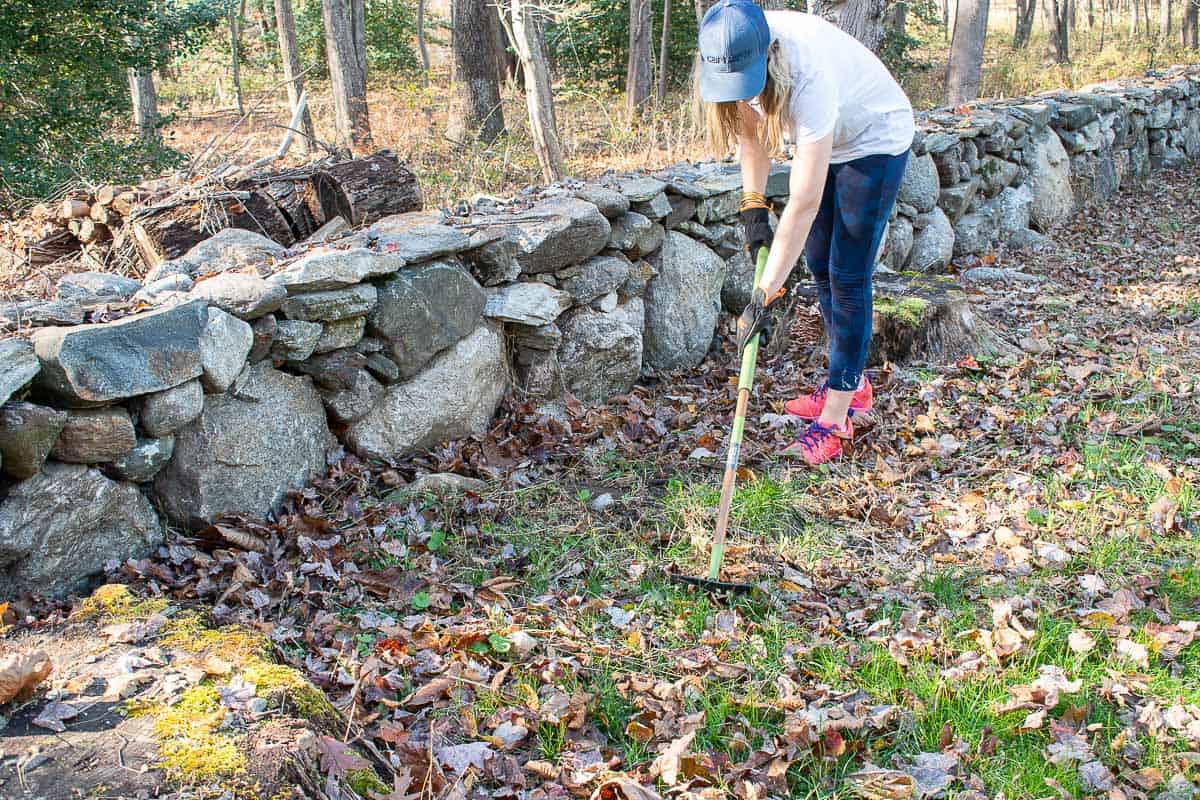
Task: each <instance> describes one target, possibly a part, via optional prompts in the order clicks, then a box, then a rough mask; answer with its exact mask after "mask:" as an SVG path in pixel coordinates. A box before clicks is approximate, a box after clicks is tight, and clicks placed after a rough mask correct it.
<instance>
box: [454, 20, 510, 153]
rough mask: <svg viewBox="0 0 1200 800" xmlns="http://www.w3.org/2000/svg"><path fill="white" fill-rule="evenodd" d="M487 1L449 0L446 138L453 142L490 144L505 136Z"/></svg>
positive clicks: (492, 32)
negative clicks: (473, 140) (449, 84)
mask: <svg viewBox="0 0 1200 800" xmlns="http://www.w3.org/2000/svg"><path fill="white" fill-rule="evenodd" d="M488 6H489V0H451V3H450V25H451V32H450V37H451V38H450V42H451V51H452V52H453V56H454V75H453V81H454V82H453V86H452V93H453V94H452V100H451V113H450V124H449V126H448V128H447V131H446V135H447V137H448V138H449V139H451V140H452V141H456V142H467V141H469V140H470V139H471V138H473V137H475V136H478V137H479V139H481V140H482V141H484V142H487V143H488V144H491V143H492V142H494V141H496V139H497V137H499V136H500V134H502V133H504V109H503V108H502V107H501V105H500V85H499V83H498V82H497V75H499V69H498V67H497V65H496V50H495V46H494V41H493V36H494V30H493V22H492V16H491V9H490V8H489V7H488Z"/></svg>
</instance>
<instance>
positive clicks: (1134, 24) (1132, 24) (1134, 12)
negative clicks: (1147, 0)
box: [1129, 0, 1141, 34]
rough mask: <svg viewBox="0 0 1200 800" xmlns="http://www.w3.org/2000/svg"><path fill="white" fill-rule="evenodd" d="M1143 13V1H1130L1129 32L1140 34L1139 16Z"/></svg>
mask: <svg viewBox="0 0 1200 800" xmlns="http://www.w3.org/2000/svg"><path fill="white" fill-rule="evenodd" d="M1140 11H1141V0H1130V3H1129V32H1130V33H1133V34H1136V33H1137V32H1138V22H1139V20H1138V14H1139V12H1140Z"/></svg>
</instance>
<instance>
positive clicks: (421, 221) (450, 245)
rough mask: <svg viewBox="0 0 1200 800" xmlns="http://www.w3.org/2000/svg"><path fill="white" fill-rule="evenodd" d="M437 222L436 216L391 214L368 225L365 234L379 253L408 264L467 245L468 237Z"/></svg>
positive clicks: (454, 252) (447, 253)
mask: <svg viewBox="0 0 1200 800" xmlns="http://www.w3.org/2000/svg"><path fill="white" fill-rule="evenodd" d="M439 220H440V217H439V216H438V215H436V214H427V213H423V212H420V211H412V212H409V213H407V214H394V215H393V216H390V217H384V218H383V219H381V220H379V221H378V222H376V223H375V224H374V225H372V226H371V227H370V228H369V229H368V230H367V235H368V236H369V237H370V238H371V239H372V240H374V241H375V246H376V247H378V248H379V250H380V251H381V252H382V253H385V254H388V255H394V256H399V257H400V258H403V259H404V260H405V261H407V262H408V263H410V264H412V263H417V262H420V261H430V260H432V259H435V258H444V257H445V256H451V255H454V254H456V253H461V252H462V251H463V250H466V249H467V248H469V247H470V246H471V237H469V236H467V234H465V233H463V232H462V231H460V230H458V229H457V228H452V227H450V226H449V225H442V224H441V223H440V221H439Z"/></svg>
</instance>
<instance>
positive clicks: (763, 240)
mask: <svg viewBox="0 0 1200 800" xmlns="http://www.w3.org/2000/svg"><path fill="white" fill-rule="evenodd" d="M741 217H742V233H743V234H744V235H745V239H746V249H747V250H749V251H750V255H751V257H753V256H754V255H756V254H757V253H758V248H760V247H770V246H771V241H772V240H773V239H774V234H773V233H771V212H770V211H768V210H767V209H765V208H747V209H746V210H745V211H743V212H742V213H741Z"/></svg>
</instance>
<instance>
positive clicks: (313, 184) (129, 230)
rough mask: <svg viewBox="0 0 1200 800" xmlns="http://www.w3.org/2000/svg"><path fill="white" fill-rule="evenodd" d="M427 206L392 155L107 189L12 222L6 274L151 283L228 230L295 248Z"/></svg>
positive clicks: (3, 258)
mask: <svg viewBox="0 0 1200 800" xmlns="http://www.w3.org/2000/svg"><path fill="white" fill-rule="evenodd" d="M421 203H422V199H421V190H420V187H419V186H418V185H417V179H416V176H414V175H413V173H412V172H411V171H410V170H409V169H408V167H407V166H406V165H404V164H402V163H401V162H400V161H399V160H398V159H397V158H396V156H395V155H393V154H392V153H390V152H388V151H386V150H385V151H380V152H378V153H376V154H374V155H372V156H368V157H365V158H358V159H353V160H350V161H341V162H335V161H333V160H332V159H326V160H324V161H319V162H315V163H313V164H309V165H307V166H304V167H300V168H294V169H288V170H283V171H272V172H262V173H258V174H252V175H238V174H236V173H235V174H233V175H232V176H228V175H227V176H225V177H219V178H217V177H213V176H208V177H203V178H199V179H194V180H192V181H190V182H180V181H172V180H158V181H152V182H148V183H144V184H141V185H139V186H115V185H114V186H100V187H98V188H96V189H95V190H94V191H91V192H85V191H76V192H72V193H70V194H68V195H67V196H65V197H64V198H62V200H61V201H59V202H57V203H54V204H48V203H39V204H37V205H36V206H34V207H33V209H32V210H31V211H30V213H29V214H28V215H27V216H26V217H24V218H22V219H18V220H15V221H12V222H8V223H5V224H4V225H3V226H2V227H0V266H7V267H8V268H9V269H10V270H13V269H15V270H20V269H24V270H26V271H30V272H32V271H36V270H38V269H40V268H42V267H45V266H47V265H49V264H52V263H55V262H63V261H67V262H78V269H79V270H84V271H102V272H117V273H121V274H125V275H130V276H132V277H141V276H142V275H145V274H146V273H147V272H148V271H149V270H150V269H152V268H154V267H155V266H157V265H158V264H160V263H162V262H163V261H167V260H170V259H173V258H178V257H180V256H182V255H183V254H184V253H186V252H187V251H188V250H189V249H191V247H192V246H193V245H195V244H197V243H198V242H201V241H203V240H204V239H207V238H209V237H210V236H212V235H213V234H214V233H216V232H217V231H219V230H222V229H223V228H244V229H246V230H252V231H255V232H256V233H261V234H262V235H264V236H266V237H267V238H269V239H272V240H274V241H276V242H278V243H279V244H282V245H284V246H290V245H292V244H295V243H296V242H299V241H303V240H304V239H307V238H308V237H309V236H311V235H312V234H313V232H315V231H316V230H317V229H318V228H320V227H321V226H322V225H324V224H325V223H326V222H327V221H329V220H331V219H333V218H334V217H337V216H341V217H342V218H343V219H345V220H347V221H348V222H349V223H350V224H351V225H352V226H355V227H357V226H360V225H369V224H371V223H372V222H375V221H376V220H378V219H380V218H382V217H385V216H388V215H389V214H400V213H404V212H406V211H415V210H419V209H420V208H421ZM72 268H74V266H73V264H72Z"/></svg>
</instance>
